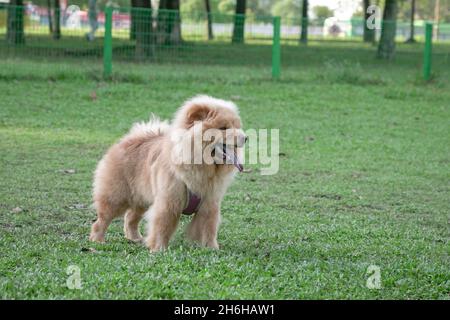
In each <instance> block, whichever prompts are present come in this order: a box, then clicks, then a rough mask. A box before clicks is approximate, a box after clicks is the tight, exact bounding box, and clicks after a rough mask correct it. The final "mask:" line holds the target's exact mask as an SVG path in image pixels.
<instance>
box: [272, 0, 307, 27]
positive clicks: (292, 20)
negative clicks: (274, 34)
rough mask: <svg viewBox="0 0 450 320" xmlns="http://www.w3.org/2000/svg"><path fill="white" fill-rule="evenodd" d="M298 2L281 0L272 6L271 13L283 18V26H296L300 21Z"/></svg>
mask: <svg viewBox="0 0 450 320" xmlns="http://www.w3.org/2000/svg"><path fill="white" fill-rule="evenodd" d="M300 3H301V2H300V1H294V0H282V1H278V2H276V3H274V4H273V5H272V9H271V13H272V15H274V16H280V17H283V24H288V25H291V24H297V23H298V21H299V20H300V11H301V8H300Z"/></svg>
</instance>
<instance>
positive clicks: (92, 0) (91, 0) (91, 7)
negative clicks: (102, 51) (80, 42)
mask: <svg viewBox="0 0 450 320" xmlns="http://www.w3.org/2000/svg"><path fill="white" fill-rule="evenodd" d="M132 11H133V10H132ZM132 13H133V12H132ZM88 20H89V27H90V28H91V30H90V31H89V32H88V33H86V38H87V39H88V40H89V41H94V39H95V32H96V31H97V29H98V21H97V0H88ZM131 22H132V23H131V25H133V21H131Z"/></svg>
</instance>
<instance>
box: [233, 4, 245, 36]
mask: <svg viewBox="0 0 450 320" xmlns="http://www.w3.org/2000/svg"><path fill="white" fill-rule="evenodd" d="M245 9H246V0H236V11H235V16H234V26H233V38H232V42H233V43H243V42H244V27H245Z"/></svg>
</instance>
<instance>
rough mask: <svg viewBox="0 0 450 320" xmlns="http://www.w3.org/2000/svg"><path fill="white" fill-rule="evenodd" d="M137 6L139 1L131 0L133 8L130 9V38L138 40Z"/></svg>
mask: <svg viewBox="0 0 450 320" xmlns="http://www.w3.org/2000/svg"><path fill="white" fill-rule="evenodd" d="M136 7H137V1H136V0H131V10H130V40H136V20H137V17H136V10H134V9H133V8H136Z"/></svg>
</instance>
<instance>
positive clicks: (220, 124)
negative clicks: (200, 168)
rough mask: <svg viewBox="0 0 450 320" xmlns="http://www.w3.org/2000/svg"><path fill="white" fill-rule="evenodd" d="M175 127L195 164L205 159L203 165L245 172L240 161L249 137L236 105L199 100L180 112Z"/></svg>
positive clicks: (212, 100)
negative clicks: (225, 166) (232, 168)
mask: <svg viewBox="0 0 450 320" xmlns="http://www.w3.org/2000/svg"><path fill="white" fill-rule="evenodd" d="M173 126H174V128H175V129H178V130H179V132H182V134H183V135H184V137H183V140H184V142H183V153H184V156H186V151H190V152H191V156H190V157H189V158H190V160H191V161H193V162H192V163H194V164H197V163H199V160H200V159H201V163H203V164H209V165H213V164H214V165H234V166H235V167H236V168H238V170H239V171H242V170H243V166H242V163H241V160H240V159H241V154H242V147H243V146H244V144H245V142H246V141H247V137H246V135H245V134H244V132H243V130H242V123H241V119H240V117H239V110H238V108H237V107H236V105H235V104H234V103H233V102H231V101H225V100H220V99H216V98H212V97H209V96H204V95H202V96H196V97H194V98H192V99H191V100H188V101H187V102H185V103H184V105H183V106H182V107H181V108H180V109H179V110H178V112H177V114H176V116H175V120H174V122H173ZM186 138H187V139H188V140H186ZM187 142H189V146H187V144H186V143H187ZM187 149H188V150H187Z"/></svg>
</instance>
